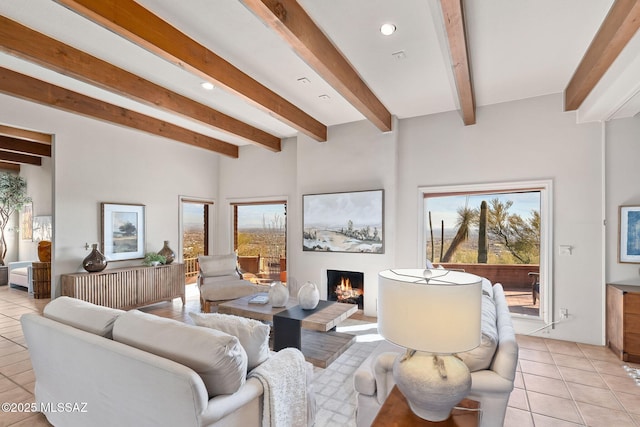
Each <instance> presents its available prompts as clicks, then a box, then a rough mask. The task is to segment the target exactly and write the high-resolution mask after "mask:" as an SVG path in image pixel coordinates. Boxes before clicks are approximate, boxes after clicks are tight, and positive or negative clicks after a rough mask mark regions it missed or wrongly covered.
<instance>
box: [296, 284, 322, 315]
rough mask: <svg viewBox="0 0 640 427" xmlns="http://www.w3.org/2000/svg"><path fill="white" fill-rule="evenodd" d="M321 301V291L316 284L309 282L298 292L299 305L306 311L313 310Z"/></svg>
mask: <svg viewBox="0 0 640 427" xmlns="http://www.w3.org/2000/svg"><path fill="white" fill-rule="evenodd" d="M319 301H320V291H319V290H318V287H317V286H316V284H315V283H311V282H307V283H305V284H304V286H303V287H301V288H300V290H299V291H298V304H300V307H302V308H303V309H304V310H313V309H314V308H316V307H317V306H318V302H319Z"/></svg>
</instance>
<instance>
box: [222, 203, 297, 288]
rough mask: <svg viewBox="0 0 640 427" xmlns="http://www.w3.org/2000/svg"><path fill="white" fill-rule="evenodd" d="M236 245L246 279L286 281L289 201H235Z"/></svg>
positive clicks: (234, 237) (234, 227)
mask: <svg viewBox="0 0 640 427" xmlns="http://www.w3.org/2000/svg"><path fill="white" fill-rule="evenodd" d="M232 206H233V247H234V250H236V251H237V253H238V263H239V264H240V269H241V271H242V273H243V275H244V277H245V279H249V280H253V281H256V282H260V281H272V280H282V281H286V273H285V272H286V260H287V204H286V202H284V201H268V202H259V203H234V204H233V205H232Z"/></svg>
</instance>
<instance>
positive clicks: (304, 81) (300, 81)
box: [298, 77, 311, 85]
mask: <svg viewBox="0 0 640 427" xmlns="http://www.w3.org/2000/svg"><path fill="white" fill-rule="evenodd" d="M298 83H302V84H303V85H308V84H309V83H311V81H309V79H308V78H306V77H300V78H299V79H298Z"/></svg>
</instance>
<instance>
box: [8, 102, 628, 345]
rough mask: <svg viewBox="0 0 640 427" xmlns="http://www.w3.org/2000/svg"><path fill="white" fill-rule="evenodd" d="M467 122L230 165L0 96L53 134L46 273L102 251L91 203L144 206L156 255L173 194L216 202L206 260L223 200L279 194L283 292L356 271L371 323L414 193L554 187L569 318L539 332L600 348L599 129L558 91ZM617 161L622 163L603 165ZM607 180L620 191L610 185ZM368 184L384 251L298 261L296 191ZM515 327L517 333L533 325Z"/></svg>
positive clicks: (286, 148)
mask: <svg viewBox="0 0 640 427" xmlns="http://www.w3.org/2000/svg"><path fill="white" fill-rule="evenodd" d="M477 116H478V124H476V125H474V126H463V124H462V121H461V119H460V117H459V116H458V114H457V113H455V112H451V113H445V114H438V115H432V116H425V117H420V118H415V119H405V120H399V121H396V123H394V131H393V132H389V133H381V132H379V131H378V130H377V129H376V128H375V127H373V126H372V125H371V124H370V123H368V122H366V121H362V122H357V123H351V124H346V125H342V126H336V127H331V128H330V129H329V140H328V141H327V142H325V143H318V142H315V141H312V140H311V139H309V138H307V137H305V136H300V137H298V138H296V139H291V140H287V141H285V142H284V143H283V150H282V152H280V153H272V152H269V151H267V150H264V149H260V148H257V147H253V146H245V147H241V149H240V158H239V159H228V158H224V157H219V156H218V155H216V154H213V153H209V152H207V151H204V150H201V149H198V148H195V147H189V146H186V145H184V144H180V143H176V142H171V141H168V140H164V139H162V138H159V137H154V136H149V135H146V134H143V133H141V132H135V131H132V130H128V129H123V128H119V127H116V126H113V125H108V124H104V123H101V122H98V121H95V120H91V119H86V118H82V117H78V116H75V115H72V114H67V113H64V112H60V111H57V110H53V109H51V108H47V107H42V106H38V105H35V104H31V103H28V102H25V101H21V100H17V99H15V98H11V97H6V96H3V95H0V117H2V122H3V123H4V124H9V125H12V126H18V127H24V128H27V129H33V130H37V131H41V132H48V133H53V134H55V135H56V141H55V145H54V152H55V168H54V169H55V171H54V172H55V175H54V191H55V193H54V194H55V199H54V204H55V206H54V228H55V231H54V233H55V235H54V250H55V255H54V257H55V259H54V261H55V262H54V273H55V274H56V276H58V275H59V274H60V273H66V272H72V271H77V270H80V268H81V267H80V263H81V261H82V259H83V258H84V257H85V256H86V255H87V253H88V252H87V251H85V249H84V244H85V242H86V243H93V242H97V241H99V238H100V237H99V227H100V221H99V204H100V202H101V201H107V202H130V203H142V204H145V205H146V206H147V208H148V211H147V249H148V250H157V249H159V248H160V247H161V246H162V241H163V240H170V241H172V242H173V241H176V242H177V239H178V238H179V236H178V196H179V195H188V196H193V197H202V198H206V199H211V200H215V201H216V205H215V212H216V227H217V229H216V235H215V236H214V241H215V242H216V243H215V247H214V251H215V252H217V253H221V252H225V251H228V250H230V249H231V248H232V245H233V243H232V240H231V239H232V238H231V216H230V208H229V203H231V202H233V201H245V200H246V201H251V200H256V199H265V198H270V197H275V198H282V197H286V198H287V200H288V218H287V221H288V258H289V259H288V270H289V271H288V275H289V280H290V282H291V284H292V286H293V287H294V288H297V286H298V285H299V284H302V283H304V282H305V281H307V280H310V281H314V282H316V283H317V284H318V285H319V287H320V289H321V292H322V293H323V295H322V296H323V297H326V288H325V287H326V270H327V269H329V268H331V269H334V268H335V269H339V270H356V271H364V272H365V281H366V282H365V287H366V300H365V313H366V314H375V305H376V300H377V273H378V272H379V271H381V270H383V269H386V268H390V267H415V266H416V264H417V263H419V259H418V251H419V244H420V237H419V236H420V234H421V232H420V231H419V230H418V229H417V227H418V218H417V215H418V214H419V206H418V200H417V197H416V195H417V189H418V187H420V186H432V185H451V184H473V183H486V182H503V181H519V180H538V179H552V180H553V184H554V199H553V204H554V207H553V211H554V224H553V226H554V228H553V233H554V234H553V237H554V242H553V253H554V255H553V268H554V271H553V281H554V299H555V307H554V311H555V312H557V311H558V309H559V308H560V307H563V308H568V309H569V313H570V314H571V318H570V319H569V320H567V321H565V322H561V323H560V324H558V325H556V327H555V329H553V330H550V331H549V332H550V333H549V335H546V336H549V337H552V338H558V339H569V340H575V341H580V342H586V343H594V344H602V343H603V342H604V341H603V337H604V332H603V325H604V322H603V316H604V311H603V304H604V299H603V292H604V287H603V278H604V272H603V263H602V260H603V257H604V254H603V251H604V249H603V248H604V242H603V239H602V235H603V226H602V220H603V215H602V212H603V207H602V200H603V188H602V175H603V170H602V145H601V144H602V141H601V140H602V132H601V127H600V125H599V124H582V125H576V124H575V115H574V114H573V113H563V112H562V97H561V95H560V94H557V95H550V96H545V97H540V98H534V99H529V100H523V101H518V102H512V103H505V104H500V105H494V106H490V107H480V108H478V114H477ZM638 127H640V125H638V119H629V120H628V123H627V122H625V121H618V122H614V123H612V124H611V125H609V132H608V140H611V141H608V144H611V147H608V148H607V156H608V158H607V162H608V163H607V170H608V173H607V180H608V187H607V188H608V190H609V196H608V199H607V201H608V203H607V215H608V217H609V219H611V217H612V215H613V214H612V212H616V214H615V217H617V205H618V204H622V203H626V202H627V201H628V202H633V203H636V202H640V194H638V191H636V189H635V187H634V184H633V182H634V181H637V179H636V180H634V177H636V175H635V174H637V172H636V170H637V168H635V169H634V167H635V165H634V164H633V162H634V161H635V160H636V159H637V158H638V151H640V149H638V148H637V147H634V144H633V135H637V134H638ZM636 145H637V144H636ZM618 162H622V167H618V168H617V167H616V166H614V165H618ZM615 169H617V170H615ZM631 171H633V172H631ZM617 181H622V182H623V183H628V184H623V185H622V187H618V184H616V182H617ZM613 187H616V189H615V190H614V189H613ZM378 188H383V189H384V190H385V227H386V229H385V253H384V254H382V255H370V254H343V253H310V252H303V251H302V206H301V202H302V195H303V194H311V193H325V192H337V191H356V190H369V189H378ZM620 188H622V191H621V193H616V190H617V189H620ZM609 224H610V226H611V221H610V223H609ZM607 231H608V233H609V234H608V237H607V249H608V251H607V253H608V255H607V261H608V265H609V270H608V274H607V277H608V278H612V279H617V278H626V277H630V276H635V274H637V269H636V267H635V266H634V265H630V266H626V265H624V266H623V265H613V264H612V261H611V257H612V256H613V255H612V253H613V252H612V248H615V244H613V241H612V239H613V238H614V237H612V235H611V232H612V230H611V229H610V227H608V229H607ZM615 232H616V233H617V228H616V231H615ZM561 244H562V245H572V246H573V247H574V248H575V249H574V251H573V255H571V256H568V257H567V256H563V257H559V256H557V247H558V245H561ZM177 246H178V245H174V246H173V247H174V249H176V248H177ZM137 262H138V261H133V263H137ZM110 267H111V266H110ZM516 324H517V327H518V329H519V332H521V333H523V332H527V331H529V330H531V329H533V328H534V325H531V324H526V323H522V322H516Z"/></svg>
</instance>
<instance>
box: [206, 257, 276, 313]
mask: <svg viewBox="0 0 640 427" xmlns="http://www.w3.org/2000/svg"><path fill="white" fill-rule="evenodd" d="M198 264H199V272H198V288H199V289H200V308H201V310H202V311H203V312H205V313H209V312H210V311H211V307H212V306H216V305H218V304H220V303H222V302H225V301H230V300H234V299H238V298H242V297H245V296H247V295H252V294H257V293H260V292H269V287H270V286H269V285H260V284H256V283H251V282H249V281H248V280H242V275H241V274H240V272H239V271H238V257H237V255H236V254H235V253H231V254H226V255H207V256H205V255H200V256H199V257H198Z"/></svg>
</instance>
